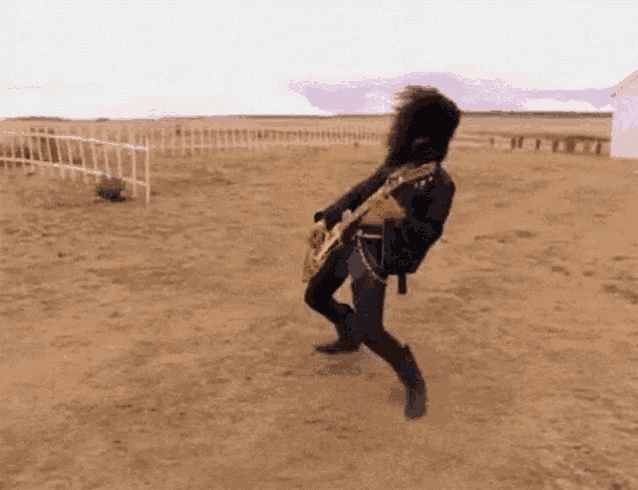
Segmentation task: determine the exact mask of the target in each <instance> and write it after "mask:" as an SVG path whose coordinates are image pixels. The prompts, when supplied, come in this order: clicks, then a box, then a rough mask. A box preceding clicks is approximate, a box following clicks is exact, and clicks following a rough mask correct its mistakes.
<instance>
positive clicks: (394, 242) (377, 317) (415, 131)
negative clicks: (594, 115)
mask: <svg viewBox="0 0 638 490" xmlns="http://www.w3.org/2000/svg"><path fill="white" fill-rule="evenodd" d="M403 99H404V104H403V105H402V106H401V107H400V108H399V110H398V114H397V117H396V121H395V124H394V126H393V131H392V134H391V136H390V141H389V146H390V151H389V153H388V156H387V158H386V160H385V162H384V164H383V165H382V166H381V167H380V168H379V169H378V170H377V171H376V172H375V173H374V174H373V175H372V176H371V177H370V178H369V179H367V180H365V181H364V182H361V183H360V184H359V185H357V186H355V187H354V188H353V189H352V190H350V192H348V193H347V194H345V195H344V196H343V197H342V198H341V199H339V200H338V201H337V202H335V203H334V204H333V205H331V206H329V207H328V208H326V209H325V210H324V211H321V212H318V213H316V214H315V217H314V218H315V222H320V223H319V224H320V225H321V226H323V227H325V229H326V230H331V229H332V228H333V227H335V225H337V224H338V223H339V222H340V221H342V219H344V213H345V212H346V210H349V211H355V210H357V208H359V209H361V208H360V206H362V205H363V204H364V203H365V205H366V207H367V209H368V211H367V212H366V213H365V215H364V216H363V218H362V219H360V220H358V222H357V223H356V224H357V225H358V229H357V232H356V234H355V235H354V236H353V237H352V238H351V239H349V240H348V241H347V242H345V243H343V246H342V247H340V248H339V249H338V253H335V254H334V255H333V256H330V258H329V259H328V260H327V262H326V263H325V266H323V267H322V268H321V269H320V270H319V271H318V272H316V273H315V275H314V276H313V277H311V278H310V279H309V284H308V288H307V290H306V294H305V301H306V303H307V304H308V305H309V306H310V307H311V308H312V309H314V310H315V311H317V312H318V313H320V314H321V315H323V316H324V317H326V318H327V319H328V320H330V321H331V322H332V323H333V324H334V325H335V328H336V330H337V334H338V336H339V338H338V339H337V340H336V341H335V342H332V343H329V344H326V345H320V346H317V347H316V350H317V351H319V352H321V353H324V354H342V353H350V352H354V351H357V350H358V349H359V347H360V345H361V344H362V343H363V344H365V345H366V346H367V347H368V348H369V349H370V350H372V351H373V352H374V353H376V354H377V355H379V356H380V357H381V358H383V359H384V360H385V361H386V362H387V363H388V364H390V366H392V368H393V369H394V371H395V372H396V373H397V375H398V376H399V379H400V380H401V382H402V383H403V384H404V386H405V388H406V398H407V403H406V408H405V415H406V417H408V418H410V419H416V418H419V417H421V416H423V415H425V414H426V413H427V407H426V404H427V397H426V387H425V381H424V379H423V376H422V374H421V371H420V369H419V367H418V365H417V363H416V361H415V360H414V356H413V354H412V351H411V350H410V347H409V346H408V345H405V346H402V345H401V344H400V343H399V341H398V340H397V339H395V338H394V337H393V336H392V335H390V334H389V333H388V332H387V331H386V330H385V329H384V326H383V308H384V302H385V293H386V281H387V278H388V276H389V275H398V276H399V280H400V281H399V282H400V284H402V283H403V281H404V278H405V274H411V273H414V272H415V271H416V270H417V268H418V266H419V265H420V263H421V262H422V260H423V259H424V257H425V255H426V254H427V251H428V250H429V249H430V247H431V246H432V245H433V244H434V243H435V242H436V241H437V240H438V239H439V237H440V236H441V234H442V232H443V225H444V223H445V221H446V220H447V217H448V215H449V212H450V207H451V205H452V199H453V196H454V192H455V186H454V182H453V181H452V178H451V177H450V176H449V175H448V173H447V172H446V171H445V170H443V169H442V168H441V162H442V161H443V160H444V159H445V157H446V155H447V152H448V147H449V143H450V141H451V139H452V137H453V136H454V132H455V131H456V128H457V127H458V125H459V122H460V118H461V111H460V110H459V108H458V107H457V105H456V104H455V103H454V102H453V101H452V100H450V99H449V98H447V97H445V96H444V95H443V94H441V93H440V92H439V91H438V90H437V89H434V88H431V87H427V88H423V87H412V88H411V89H409V90H408V93H407V94H406V95H404V96H403ZM425 165H428V166H430V167H431V168H432V171H431V172H427V174H426V175H427V176H425V177H423V178H421V179H419V180H417V181H416V182H415V181H410V182H407V183H406V184H405V185H401V186H399V187H397V188H394V190H393V191H392V193H391V196H392V198H391V199H388V198H387V196H386V197H385V198H384V196H383V195H381V193H378V192H376V191H377V190H378V189H380V188H381V187H382V186H383V185H384V183H386V180H387V179H388V178H389V177H390V176H391V175H392V174H394V173H396V172H397V170H401V169H403V168H408V167H411V168H415V167H419V168H421V167H423V166H425ZM371 196H372V197H371ZM344 221H345V219H344ZM348 276H351V277H352V297H353V303H354V309H353V308H352V307H350V306H349V305H346V304H342V303H338V302H337V301H335V299H334V298H333V294H334V293H335V291H336V290H337V289H338V288H339V287H340V286H341V285H342V284H343V283H344V282H345V280H346V279H347V278H348ZM403 292H405V291H403Z"/></svg>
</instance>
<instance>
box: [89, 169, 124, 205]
mask: <svg viewBox="0 0 638 490" xmlns="http://www.w3.org/2000/svg"><path fill="white" fill-rule="evenodd" d="M95 190H96V191H97V195H98V196H100V197H101V198H102V199H104V200H106V201H112V202H121V201H124V200H126V198H124V197H122V191H124V190H126V184H125V183H124V182H123V181H122V180H120V179H118V178H117V177H107V176H105V175H103V176H102V177H100V181H99V182H98V183H97V186H96V189H95Z"/></svg>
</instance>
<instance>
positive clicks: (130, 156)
mask: <svg viewBox="0 0 638 490" xmlns="http://www.w3.org/2000/svg"><path fill="white" fill-rule="evenodd" d="M41 131H43V130H41ZM138 152H144V155H143V160H144V180H143V181H142V180H138V176H137V166H138V164H137V160H138V158H137V153H138ZM0 163H2V164H4V165H5V166H7V165H8V164H9V163H13V164H14V165H15V166H16V167H17V166H18V165H17V164H20V165H21V166H22V168H23V169H24V172H25V173H26V172H27V171H28V169H27V165H29V166H33V167H32V168H38V167H39V168H41V169H42V170H46V171H47V172H49V173H51V172H55V170H56V169H57V170H59V172H60V176H62V177H64V176H65V173H66V171H69V172H70V176H71V178H72V179H73V180H75V178H76V172H81V175H82V179H83V181H84V182H86V180H87V177H90V176H91V175H92V176H93V177H94V179H95V181H96V182H97V180H98V179H99V178H100V177H101V176H102V175H105V176H107V177H111V176H117V177H118V178H119V179H121V180H123V181H124V182H126V183H128V184H130V185H131V187H132V189H133V197H137V186H138V185H141V186H144V187H145V190H146V203H147V204H148V202H149V201H150V197H151V184H150V149H149V145H148V143H147V142H146V140H145V138H144V139H143V146H139V145H134V144H128V143H121V142H113V141H101V140H98V139H95V138H82V137H81V136H74V135H63V134H52V131H48V132H44V131H43V132H39V133H38V132H31V131H30V132H22V131H3V142H2V145H1V147H0ZM111 163H113V169H112V168H111ZM78 164H79V165H78ZM87 164H90V168H89V165H87Z"/></svg>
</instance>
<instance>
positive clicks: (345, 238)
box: [302, 163, 436, 282]
mask: <svg viewBox="0 0 638 490" xmlns="http://www.w3.org/2000/svg"><path fill="white" fill-rule="evenodd" d="M435 171H436V163H429V164H425V165H423V166H420V167H416V168H415V167H414V166H410V165H408V166H406V167H405V168H403V169H401V170H399V171H397V172H395V173H393V174H392V175H391V176H390V177H389V178H388V180H387V181H386V182H385V184H384V185H383V186H382V187H381V188H380V189H379V190H378V191H376V192H375V193H374V194H373V195H372V196H370V197H369V198H368V199H367V200H366V201H365V202H364V203H363V204H361V206H359V207H358V208H357V209H356V210H355V211H354V212H351V211H350V210H346V211H345V212H344V213H343V216H342V219H341V221H340V222H339V223H337V224H336V225H335V226H334V227H333V228H332V229H331V230H328V229H327V228H326V224H325V222H324V221H323V220H321V221H319V222H318V223H317V224H316V225H315V227H314V228H313V229H312V231H311V232H310V237H309V239H308V245H309V249H308V251H307V252H306V257H305V259H304V267H303V277H302V281H303V282H309V281H310V280H311V279H312V278H313V277H315V276H316V275H317V274H319V273H320V272H322V271H323V269H324V268H327V267H328V266H329V264H330V259H331V258H332V257H334V256H335V255H336V254H338V253H339V252H340V251H341V250H343V247H344V246H345V244H347V243H348V242H349V240H350V239H351V238H352V237H353V236H354V235H355V233H356V232H357V229H358V228H359V226H360V225H361V224H362V223H363V224H368V223H370V222H374V221H375V220H380V219H382V218H388V217H398V216H399V215H400V214H398V211H401V212H402V211H403V210H399V209H397V208H400V206H399V205H398V203H397V202H396V201H395V200H394V198H393V197H392V196H391V193H392V192H393V191H394V190H395V189H397V188H398V187H399V186H401V185H404V184H409V183H411V182H414V181H417V180H419V179H423V178H426V177H428V176H430V175H432V174H433V173H434V172H435ZM386 203H387V204H389V206H384V204H386Z"/></svg>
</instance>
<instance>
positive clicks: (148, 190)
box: [145, 140, 151, 204]
mask: <svg viewBox="0 0 638 490" xmlns="http://www.w3.org/2000/svg"><path fill="white" fill-rule="evenodd" d="M145 146H146V171H145V177H146V204H148V203H149V201H150V200H151V175H150V174H151V172H150V154H149V149H148V141H146V140H145Z"/></svg>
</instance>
